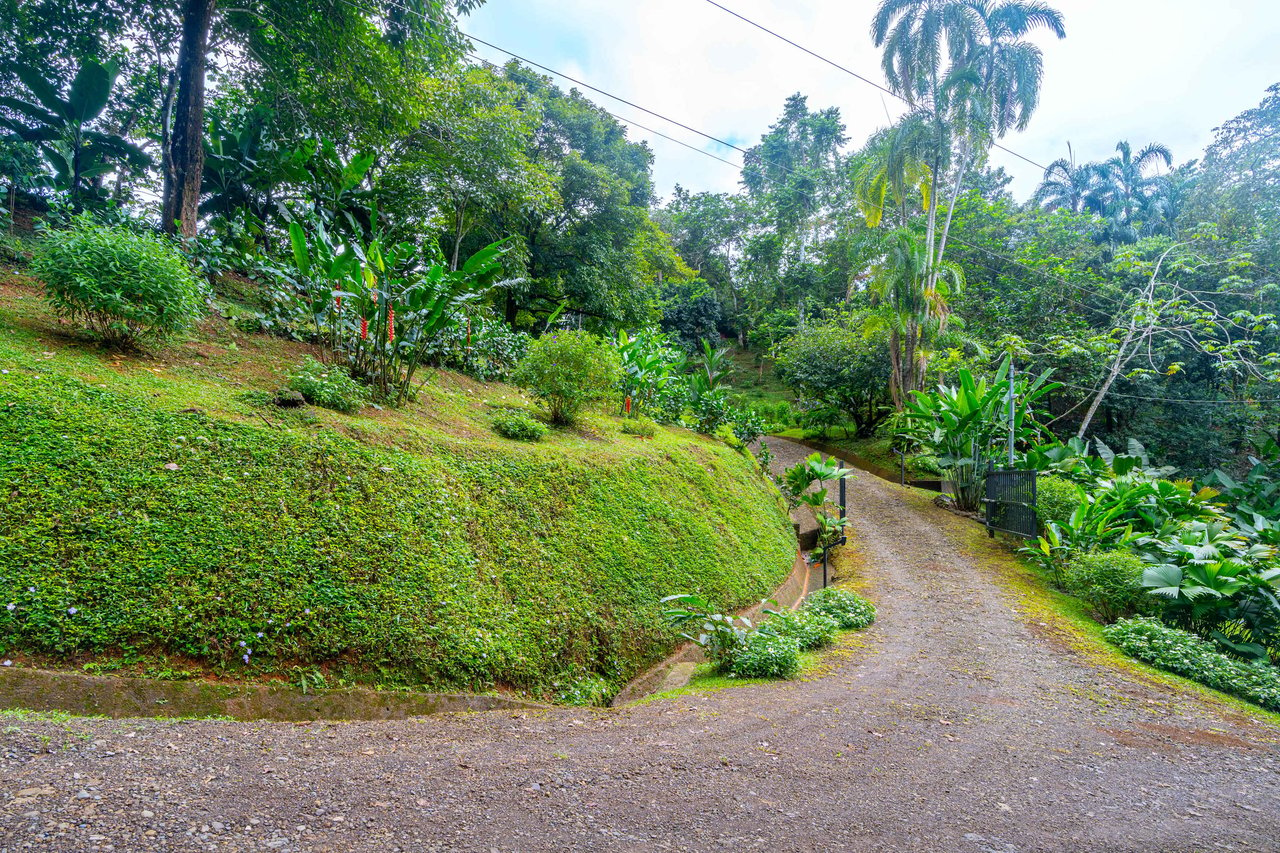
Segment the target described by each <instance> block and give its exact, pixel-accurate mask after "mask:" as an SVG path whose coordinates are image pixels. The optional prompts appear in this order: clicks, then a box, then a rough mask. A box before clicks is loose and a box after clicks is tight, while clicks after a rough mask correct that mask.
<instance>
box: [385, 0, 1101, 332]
mask: <svg viewBox="0 0 1280 853" xmlns="http://www.w3.org/2000/svg"><path fill="white" fill-rule="evenodd" d="M708 2H710V0H708ZM393 5H394V4H393ZM401 8H404V7H401ZM406 11H408V10H407V9H406ZM463 35H464V36H466V37H467V38H470V39H471V40H473V41H476V42H478V43H480V44H483V45H484V46H486V47H488V48H491V49H492V50H496V51H498V52H499V53H503V54H506V55H507V56H509V57H511V58H512V59H515V60H518V61H520V62H524V63H527V64H529V65H531V66H533V67H535V68H539V69H541V70H543V71H545V72H547V73H548V74H552V75H555V76H557V77H560V78H562V79H564V80H568V81H569V82H570V83H573V84H575V85H578V86H582V87H584V88H586V89H590V90H591V91H593V92H597V93H599V94H601V95H604V96H605V97H607V98H611V99H613V100H615V101H618V102H619V103H623V104H627V105H628V106H631V107H634V108H635V109H638V110H641V111H643V112H645V113H647V114H649V115H652V116H655V117H656V118H659V119H662V120H663V121H665V122H669V123H670V124H673V125H675V126H676V127H679V128H682V129H684V130H688V131H689V132H691V133H695V134H697V135H698V136H701V137H703V138H705V139H709V140H711V141H712V142H715V143H717V144H719V145H724V146H726V147H727V148H731V149H733V150H735V151H738V152H740V153H742V154H744V155H745V154H749V153H750V152H749V151H748V150H747V149H745V148H743V147H742V146H740V145H735V144H733V143H732V142H728V141H726V140H724V139H721V138H719V137H717V136H713V135H712V134H709V133H706V132H705V131H702V130H698V129H697V128H695V127H691V126H690V125H688V124H686V123H684V122H681V121H678V120H676V119H673V118H671V117H670V116H666V115H663V114H662V113H660V112H658V111H656V110H652V109H649V108H648V107H644V106H641V105H640V104H637V103H635V102H634V101H631V100H628V99H626V98H624V97H622V96H620V95H615V94H613V93H612V92H609V91H606V90H605V89H601V88H599V87H598V86H593V85H591V84H590V83H587V82H585V81H583V80H579V79H578V78H576V77H572V76H570V75H568V74H565V73H563V72H561V71H557V70H556V69H554V68H551V67H549V66H546V65H543V64H541V63H538V62H534V61H533V60H531V59H528V58H527V57H524V56H521V55H520V54H518V53H515V52H513V51H510V50H507V49H506V48H503V47H499V46H498V45H496V44H493V43H492V42H488V41H485V40H483V39H479V38H476V37H475V36H471V35H467V34H466V33H463ZM886 91H888V90H886ZM890 94H893V93H892V92H890ZM894 97H898V96H897V95H895V96H894ZM605 112H608V110H605ZM610 115H613V113H610ZM614 117H615V118H619V120H621V121H629V120H628V119H624V118H621V117H619V116H616V115H615V116H614ZM636 126H637V127H641V125H638V124H637V125H636ZM651 132H655V133H656V131H651ZM665 138H667V139H670V137H665ZM673 141H674V140H673ZM681 144H684V143H681ZM685 147H687V148H691V149H692V150H694V151H698V152H699V153H702V154H705V155H707V156H709V157H712V158H714V159H716V160H720V161H721V162H723V163H729V165H733V166H735V168H739V169H741V168H742V167H741V166H737V164H734V163H730V161H727V160H723V159H722V158H720V157H716V156H715V155H713V154H710V153H709V152H706V151H703V150H702V149H699V148H696V147H692V146H689V145H687V144H685ZM781 168H782V170H783V171H784V172H789V173H792V174H794V173H795V170H794V169H791V168H789V167H787V166H785V165H783V166H781ZM870 207H871V208H873V209H875V210H878V211H880V212H881V213H888V212H889V211H887V210H886V209H885V208H884V207H882V206H880V205H877V204H870ZM948 239H949V241H950V242H953V243H958V244H959V245H961V246H965V247H967V248H970V249H973V250H975V251H979V252H984V253H986V254H987V255H990V256H991V257H993V258H996V259H998V260H1001V261H1004V262H1005V263H1008V264H1012V265H1014V266H1018V267H1021V268H1023V269H1025V270H1026V271H1027V272H1030V273H1032V274H1033V275H1036V276H1039V277H1041V278H1045V279H1048V280H1051V281H1055V282H1057V283H1058V284H1061V285H1062V286H1063V287H1067V288H1071V289H1074V290H1076V291H1078V292H1080V293H1082V294H1084V295H1085V296H1087V297H1091V298H1100V299H1104V300H1106V301H1108V302H1110V303H1111V304H1112V305H1113V306H1114V307H1116V308H1122V307H1124V304H1125V301H1124V299H1123V298H1117V297H1114V296H1111V295H1109V294H1102V293H1098V292H1096V291H1092V290H1089V289H1088V288H1086V287H1085V286H1084V285H1081V284H1077V283H1076V282H1072V281H1068V280H1066V279H1064V278H1062V277H1060V276H1055V275H1052V274H1050V273H1046V272H1044V271H1043V270H1038V269H1035V268H1034V267H1031V266H1028V265H1027V264H1025V263H1023V262H1022V261H1019V260H1017V259H1015V258H1010V257H1008V256H1007V255H1002V254H1000V253H998V252H995V251H993V250H991V249H988V248H986V247H985V246H978V245H976V244H974V243H969V242H967V241H965V240H963V239H961V238H959V237H956V236H954V235H952V236H951V237H949V238H948ZM988 269H992V271H993V272H1001V271H999V270H994V269H993V268H991V267H988ZM1001 274H1007V273H1001ZM1075 304H1077V305H1080V306H1081V307H1084V308H1086V309H1088V310H1097V309H1094V308H1090V307H1089V306H1086V305H1084V304H1083V303H1080V302H1076V303H1075Z"/></svg>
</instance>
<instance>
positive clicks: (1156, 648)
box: [1102, 617, 1280, 711]
mask: <svg viewBox="0 0 1280 853" xmlns="http://www.w3.org/2000/svg"><path fill="white" fill-rule="evenodd" d="M1102 634H1103V636H1105V637H1106V638H1107V639H1108V640H1110V641H1111V642H1112V643H1114V644H1115V645H1116V646H1118V647H1119V648H1120V650H1121V651H1123V652H1124V653H1125V654H1127V655H1129V656H1130V657H1135V658H1137V659H1138V660H1140V661H1143V662H1144V663H1149V664H1151V665H1152V666H1154V667H1157V668H1159V669H1163V670H1166V671H1168V672H1172V673H1174V674H1176V675H1181V676H1183V677H1185V678H1189V679H1191V680H1192V681H1198V682H1200V683H1201V684H1204V685H1206V686H1208V687H1212V688H1214V689H1215V690H1221V691H1222V692H1223V693H1230V694H1231V695H1232V696H1239V697H1240V698H1241V699H1247V700H1249V701H1250V702H1253V703H1254V704H1256V705H1261V706H1262V707H1263V708H1266V709H1268V710H1271V711H1280V669H1277V668H1276V667H1274V666H1271V665H1270V664H1267V663H1260V662H1253V663H1245V662H1244V661H1241V660H1237V659H1236V658H1233V657H1229V656H1227V655H1225V654H1223V653H1222V652H1220V651H1218V649H1217V647H1215V646H1214V645H1213V643H1210V642H1208V641H1207V640H1202V639H1200V638H1199V637H1197V636H1196V635H1195V634H1191V633H1188V632H1186V631H1181V630H1179V629H1177V628H1170V627H1169V626H1168V625H1165V624H1163V623H1161V622H1159V621H1157V620H1155V619H1151V618H1149V617H1138V618H1135V619H1122V620H1120V621H1119V622H1116V623H1115V624H1113V625H1108V626H1107V627H1105V628H1103V629H1102Z"/></svg>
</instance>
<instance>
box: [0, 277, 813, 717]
mask: <svg viewBox="0 0 1280 853" xmlns="http://www.w3.org/2000/svg"><path fill="white" fill-rule="evenodd" d="M308 352H312V350H311V348H308V347H305V346H302V345H299V344H295V343H290V342H287V341H284V340H281V339H277V338H270V337H265V336H261V335H246V334H242V333H240V332H238V331H236V330H235V329H234V327H232V326H231V325H229V324H227V323H225V322H222V321H220V320H216V319H215V320H210V321H208V322H206V323H205V324H204V325H203V326H202V327H201V328H200V329H199V330H197V331H196V332H194V333H192V334H191V335H189V336H187V338H185V339H183V340H180V341H175V342H173V343H171V344H170V345H168V346H166V347H164V348H161V349H158V350H156V351H155V352H153V353H151V354H148V355H133V356H125V355H119V354H112V353H107V352H103V351H101V350H99V349H97V348H95V347H93V346H92V345H89V344H86V343H84V342H83V341H81V340H79V339H77V338H76V337H75V336H74V334H73V332H72V330H71V328H70V327H69V326H67V325H64V324H61V323H60V322H59V321H58V320H57V319H56V318H54V317H53V316H52V315H51V314H50V313H49V312H48V310H47V309H46V307H45V305H44V303H43V300H42V299H41V297H40V294H39V291H38V290H37V289H36V287H35V282H32V281H31V280H29V279H26V278H24V277H21V276H16V275H4V274H0V368H2V369H3V370H5V371H7V372H5V373H3V374H0V448H3V453H0V489H3V495H4V501H3V503H2V504H0V654H3V655H4V656H5V657H8V658H12V659H13V660H14V661H15V662H16V663H17V664H18V665H23V664H24V663H36V664H44V665H51V664H52V665H74V666H80V667H84V668H87V669H90V670H91V671H113V670H120V671H125V672H130V673H135V674H150V675H160V676H169V677H174V676H179V677H180V676H184V675H185V676H197V675H215V676H232V677H249V676H253V677H269V678H287V679H289V680H292V681H296V682H303V683H308V684H311V685H319V684H335V683H341V682H365V683H374V684H381V685H387V686H414V687H426V688H470V689H501V690H515V691H519V692H524V693H528V694H530V695H534V696H540V697H554V696H556V695H557V694H558V693H563V692H564V691H566V690H569V689H572V688H573V687H574V686H575V685H576V686H577V687H578V691H577V692H579V693H583V692H585V693H591V692H593V691H597V690H600V689H604V688H605V686H606V685H607V686H608V687H616V686H618V685H620V684H622V683H623V682H625V680H626V679H627V678H628V677H630V676H631V675H632V674H634V673H635V672H637V671H639V670H640V669H641V668H643V667H644V666H645V665H647V664H649V663H650V662H652V661H654V660H656V659H658V658H659V657H661V656H662V655H663V654H664V653H665V652H666V651H667V650H668V648H669V647H670V646H671V644H672V642H673V640H674V635H673V633H672V632H671V631H670V630H668V629H666V628H664V627H663V626H662V625H661V624H660V620H659V618H658V614H659V610H660V608H659V605H658V600H659V599H660V598H661V597H662V596H663V595H667V594H670V593H673V592H684V591H695V590H696V591H699V592H701V593H702V594H703V595H705V596H707V597H708V598H710V599H711V600H713V601H715V602H716V603H717V604H719V605H721V606H723V607H725V608H736V607H740V606H744V605H747V604H750V603H754V602H755V601H757V600H759V598H760V597H761V596H762V595H764V594H765V593H767V592H768V591H769V590H770V589H772V588H773V587H774V586H775V585H776V584H777V583H779V582H780V581H781V580H782V579H783V578H785V577H786V575H787V573H788V571H789V570H790V568H791V564H792V559H793V557H794V554H795V550H794V548H795V542H794V539H793V537H792V534H791V527H790V522H789V521H788V519H787V515H786V512H785V510H784V509H783V507H782V506H781V503H780V500H779V497H778V495H777V493H776V490H774V489H773V488H772V486H770V485H768V484H767V483H766V482H765V481H764V480H763V479H762V478H761V477H760V476H759V475H758V474H757V473H756V472H755V470H754V468H753V466H752V464H751V463H750V462H748V460H746V459H744V458H743V457H742V456H741V455H739V454H737V453H736V452H734V451H733V450H731V449H729V448H728V447H725V446H724V445H722V444H720V443H718V442H714V441H711V440H709V439H706V438H703V437H700V436H696V435H694V434H692V433H690V432H687V431H684V430H668V429H663V430H659V432H658V435H657V436H656V437H655V438H653V439H649V440H645V439H639V438H635V437H632V436H626V435H623V434H621V432H620V430H619V422H618V421H617V419H615V418H613V417H610V416H607V415H604V414H598V413H597V414H594V415H591V416H589V417H588V418H587V419H586V420H585V422H584V423H583V425H582V426H581V427H580V428H578V429H576V430H572V431H563V430H562V431H554V432H552V433H551V434H550V435H549V436H547V438H546V439H544V440H543V441H542V442H541V443H538V444H533V445H526V444H521V443H518V442H512V441H507V440H505V439H502V438H499V437H497V436H496V435H494V434H493V433H492V432H491V430H490V429H489V423H490V422H491V420H492V418H493V417H494V416H495V415H496V414H498V413H500V412H501V411H503V410H504V409H505V408H509V407H516V408H526V407H529V406H530V404H529V403H528V401H527V400H525V399H524V398H523V397H522V396H521V395H520V394H519V393H518V392H517V391H515V390H514V389H511V388H509V387H506V386H501V385H483V384H480V383H477V382H474V381H472V380H470V379H467V378H466V377H463V376H460V375H456V374H451V373H444V372H441V373H438V374H436V375H435V376H434V377H433V378H432V380H431V382H430V383H429V385H428V386H427V387H426V388H425V389H424V390H423V391H422V393H421V395H420V397H419V399H418V400H417V401H416V402H414V403H413V404H411V405H409V406H407V407H405V408H404V409H401V410H389V409H386V410H378V409H374V408H366V409H365V410H363V411H362V412H361V413H360V414H358V415H354V416H347V415H340V414H337V413H335V412H330V411H327V410H324V409H316V408H304V409H281V408H277V407H276V406H274V405H273V404H272V402H271V392H273V391H274V390H275V389H277V388H279V387H280V386H281V385H283V384H284V382H285V377H286V376H287V374H288V372H289V370H290V369H291V368H292V367H293V366H294V365H296V364H297V363H298V362H299V361H300V360H301V358H302V357H303V355H304V354H307V353H308ZM9 604H12V605H13V608H12V609H9V608H8V605H9ZM250 649H251V650H252V651H251V652H250V651H249V650H250ZM246 654H247V655H248V662H247V663H246V662H245V660H244V656H245V655H246Z"/></svg>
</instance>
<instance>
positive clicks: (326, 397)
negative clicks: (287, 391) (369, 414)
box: [289, 356, 369, 414]
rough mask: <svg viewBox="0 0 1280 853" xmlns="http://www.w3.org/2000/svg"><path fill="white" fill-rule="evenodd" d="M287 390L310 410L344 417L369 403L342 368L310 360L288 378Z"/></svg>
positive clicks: (357, 385) (356, 383)
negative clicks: (315, 407) (318, 408)
mask: <svg viewBox="0 0 1280 853" xmlns="http://www.w3.org/2000/svg"><path fill="white" fill-rule="evenodd" d="M289 387H290V388H291V389H292V390H294V391H297V392H298V393H299V394H301V395H302V397H303V399H305V400H306V401H307V402H308V403H310V404H311V405H313V406H323V407H324V408H326V409H333V410H334V411H337V412H346V413H347V414H350V413H352V412H358V411H360V407H361V406H363V405H364V404H365V403H366V402H368V399H369V393H368V391H367V390H366V389H365V387H364V386H363V385H361V384H360V383H359V382H356V381H355V380H354V379H352V378H351V374H350V373H348V372H347V369H346V368H345V367H342V366H340V365H336V364H321V363H320V362H318V361H316V360H315V359H314V358H312V357H311V356H307V357H306V358H304V359H303V360H302V364H300V365H298V366H297V367H296V368H295V369H294V371H293V372H292V373H291V374H289Z"/></svg>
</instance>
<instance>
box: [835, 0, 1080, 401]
mask: <svg viewBox="0 0 1280 853" xmlns="http://www.w3.org/2000/svg"><path fill="white" fill-rule="evenodd" d="M1037 29H1048V30H1049V31H1051V32H1052V33H1053V34H1054V35H1056V36H1057V37H1058V38H1063V37H1065V36H1066V30H1065V28H1064V26H1063V21H1062V15H1061V14H1060V13H1059V12H1057V11H1056V10H1054V9H1053V8H1051V7H1050V6H1048V5H1046V4H1045V3H1043V2H1040V0H1002V2H995V3H993V2H990V0H881V2H880V6H879V8H878V9H877V10H876V14H875V17H874V18H873V19H872V23H871V37H872V40H873V41H874V42H875V44H876V46H877V47H880V48H882V49H883V51H884V52H883V56H882V57H881V65H882V67H883V69H884V74H885V78H886V79H887V80H888V82H889V87H890V88H891V89H892V90H893V91H894V92H895V93H897V94H898V95H900V96H901V97H902V98H903V99H904V100H906V101H907V103H908V104H910V105H911V107H912V110H911V112H910V113H908V114H907V115H906V116H905V117H903V119H902V120H900V121H899V123H898V124H897V125H896V126H895V127H894V128H891V129H890V132H889V134H888V138H887V139H886V140H884V142H886V143H887V144H884V145H882V146H881V147H880V150H879V151H878V152H872V153H873V154H874V156H875V157H878V158H879V159H880V160H881V163H882V165H881V167H869V168H868V175H870V176H874V175H875V173H876V172H877V171H879V170H881V169H882V170H883V171H885V172H888V173H889V174H887V175H886V176H885V177H884V178H883V179H880V180H864V181H862V182H861V185H862V189H863V190H864V191H863V192H860V196H861V198H862V200H863V201H864V202H865V201H867V200H869V199H870V200H872V201H873V202H874V198H873V197H872V196H873V193H872V192H867V191H866V190H873V191H874V194H876V195H879V197H880V199H881V200H880V202H878V204H880V205H881V206H883V200H884V196H885V192H884V191H883V190H882V189H881V187H894V188H896V190H897V193H896V195H897V197H898V198H899V199H902V198H905V192H904V190H905V188H907V187H914V186H915V185H917V184H918V182H919V179H920V177H921V176H925V177H927V179H928V186H927V187H922V188H921V196H922V201H923V207H924V215H925V233H924V237H923V243H922V245H921V246H920V247H919V248H920V250H921V252H922V255H921V257H920V261H921V265H920V271H919V275H920V277H921V280H920V283H919V285H918V287H917V288H916V289H917V290H918V291H919V292H920V293H921V294H927V295H928V298H929V299H942V300H944V302H945V295H946V291H947V290H948V289H949V283H948V280H949V279H950V278H952V272H951V271H950V270H949V268H947V267H946V265H945V264H944V261H943V258H944V256H945V254H946V249H947V237H948V235H949V233H950V230H951V221H952V216H953V214H954V212H955V206H956V201H957V200H958V198H959V194H960V188H961V186H962V185H963V182H964V178H965V175H966V173H967V172H968V170H969V169H970V168H971V167H972V166H973V165H974V164H975V163H976V162H978V161H979V160H980V159H981V158H982V157H983V156H985V154H986V152H987V150H988V148H989V147H990V146H991V144H992V142H993V141H994V140H996V139H999V138H1001V137H1003V136H1004V135H1005V134H1006V133H1008V132H1009V131H1010V130H1013V129H1022V128H1025V127H1026V126H1027V122H1028V121H1030V119H1031V115H1032V113H1034V112H1035V109H1036V106H1037V105H1038V104H1039V100H1040V83H1041V79H1042V77H1043V71H1044V64H1043V57H1042V55H1041V52H1040V49H1039V48H1038V47H1036V46H1035V45H1034V44H1032V43H1030V42H1028V41H1026V40H1025V36H1027V35H1028V34H1029V33H1031V32H1032V31H1033V30H1037ZM895 164H896V165H895ZM894 170H897V172H898V173H897V174H896V175H895V174H892V172H893V171H894ZM944 181H947V182H949V183H950V186H949V188H948V191H947V192H946V202H945V208H944V212H943V216H942V217H941V218H940V217H939V215H938V214H939V209H938V208H939V195H940V193H939V188H940V186H941V185H942V182H944ZM863 209H864V211H865V210H866V209H867V205H866V204H865V203H864V204H863ZM872 219H878V216H877V217H868V222H869V224H870V223H871V220H872ZM942 327H943V328H945V315H944V317H943V320H942ZM920 328H927V324H925V325H923V326H920ZM913 329H914V327H911V326H910V325H909V324H908V325H904V326H902V334H903V335H905V337H903V338H901V340H900V341H897V342H891V346H890V349H891V350H892V351H893V352H894V355H893V358H894V359H895V365H897V366H895V371H894V372H895V376H897V377H898V378H899V380H900V383H899V386H898V389H899V390H898V392H897V393H898V394H899V395H900V394H901V393H903V392H904V391H909V390H913V389H914V388H916V387H918V385H916V381H915V376H916V368H915V366H914V365H915V364H916V361H917V360H918V359H919V358H927V356H922V355H919V353H921V352H923V351H922V350H920V349H918V348H917V349H912V344H913V343H918V341H915V340H914V338H915V336H916V334H917V332H918V330H914V331H913ZM899 345H901V346H903V347H905V349H906V350H907V351H900V350H899ZM918 373H919V376H920V377H921V378H922V377H923V374H924V365H921V367H920V370H919V371H918ZM894 402H895V404H897V405H898V407H899V408H901V405H902V402H901V399H900V397H895V401H894Z"/></svg>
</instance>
